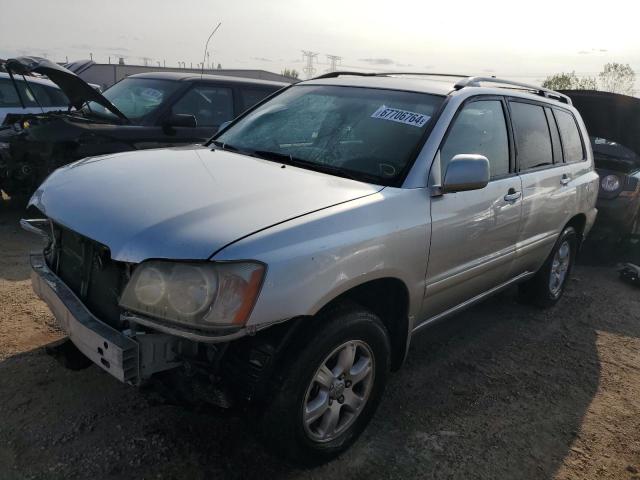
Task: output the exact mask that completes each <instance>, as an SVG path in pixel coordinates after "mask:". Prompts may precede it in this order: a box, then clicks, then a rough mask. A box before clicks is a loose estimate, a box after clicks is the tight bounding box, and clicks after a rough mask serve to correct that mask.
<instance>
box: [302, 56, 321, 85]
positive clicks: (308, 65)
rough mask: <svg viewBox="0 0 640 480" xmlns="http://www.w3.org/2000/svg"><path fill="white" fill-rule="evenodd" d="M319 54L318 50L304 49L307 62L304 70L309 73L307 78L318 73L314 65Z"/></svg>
mask: <svg viewBox="0 0 640 480" xmlns="http://www.w3.org/2000/svg"><path fill="white" fill-rule="evenodd" d="M317 56H318V54H317V53H316V52H310V51H309V50H302V58H304V59H305V61H306V63H305V66H304V68H303V69H302V71H303V72H304V73H306V74H307V78H311V77H313V75H314V74H315V73H316V69H315V67H314V66H313V60H314V59H315V58H316V57H317Z"/></svg>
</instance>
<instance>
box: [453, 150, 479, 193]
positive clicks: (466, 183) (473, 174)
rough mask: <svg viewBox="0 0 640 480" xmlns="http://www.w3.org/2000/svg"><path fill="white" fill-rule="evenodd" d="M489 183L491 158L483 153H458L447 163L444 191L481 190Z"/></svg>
mask: <svg viewBox="0 0 640 480" xmlns="http://www.w3.org/2000/svg"><path fill="white" fill-rule="evenodd" d="M488 183H489V160H487V157H485V156H483V155H471V154H462V155H456V156H455V157H453V158H452V159H451V161H450V162H449V165H447V171H446V172H445V174H444V180H443V182H442V193H452V192H465V191H468V190H479V189H481V188H484V187H486V186H487V184H488Z"/></svg>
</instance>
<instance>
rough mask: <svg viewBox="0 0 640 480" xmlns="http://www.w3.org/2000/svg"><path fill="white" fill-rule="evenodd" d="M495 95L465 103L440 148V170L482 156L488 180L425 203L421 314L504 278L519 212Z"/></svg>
mask: <svg viewBox="0 0 640 480" xmlns="http://www.w3.org/2000/svg"><path fill="white" fill-rule="evenodd" d="M505 108H506V104H505V103H504V100H502V99H500V98H493V97H492V98H487V97H479V98H478V99H472V100H471V101H468V102H467V103H465V104H464V105H463V106H462V108H461V110H460V111H459V112H458V114H457V116H456V118H455V120H454V122H453V125H452V126H451V127H450V129H449V132H448V133H447V136H446V138H445V140H444V143H443V145H442V147H441V149H440V154H439V157H440V162H441V165H440V170H441V171H442V172H443V174H444V172H445V171H446V168H447V164H448V162H449V161H450V160H451V159H452V158H453V157H454V156H455V155H458V154H480V155H484V156H486V157H487V158H488V159H489V164H490V169H491V180H490V182H489V184H488V185H487V186H486V187H485V188H483V189H480V190H472V191H466V192H456V193H445V194H444V195H441V196H439V197H433V198H432V202H431V225H432V234H431V249H430V254H429V266H428V270H427V288H426V290H425V299H424V303H423V311H422V315H421V317H422V320H423V321H426V320H428V319H429V318H432V317H434V316H436V315H438V314H441V313H444V312H446V311H448V310H449V309H451V308H453V307H455V306H457V305H459V304H461V303H463V302H465V301H467V300H470V299H472V298H474V297H476V296H477V295H479V294H481V293H483V292H486V291H488V290H490V289H492V288H494V287H496V286H497V285H500V284H502V283H504V282H506V281H507V280H508V279H509V274H510V272H511V268H512V263H513V260H514V256H515V243H516V239H517V237H518V230H519V225H520V217H521V208H522V206H521V192H522V187H521V182H520V177H518V175H517V174H515V172H514V170H513V167H512V164H513V162H512V155H510V150H511V149H510V141H509V134H508V129H507V123H506V120H505V118H506V117H505Z"/></svg>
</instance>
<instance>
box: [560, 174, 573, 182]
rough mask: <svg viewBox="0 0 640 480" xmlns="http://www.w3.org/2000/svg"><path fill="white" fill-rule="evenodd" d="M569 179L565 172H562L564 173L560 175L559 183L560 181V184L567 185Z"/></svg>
mask: <svg viewBox="0 0 640 480" xmlns="http://www.w3.org/2000/svg"><path fill="white" fill-rule="evenodd" d="M570 181H571V179H570V178H569V177H568V176H567V174H566V173H564V174H563V175H562V178H561V179H560V183H561V184H562V185H567V184H568V183H569V182H570Z"/></svg>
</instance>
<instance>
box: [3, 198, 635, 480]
mask: <svg viewBox="0 0 640 480" xmlns="http://www.w3.org/2000/svg"><path fill="white" fill-rule="evenodd" d="M0 208H3V209H2V210H0V478H1V479H22V478H29V479H31V478H33V479H36V478H47V479H49V478H54V479H57V478H80V479H86V478H92V479H102V478H108V479H116V478H146V479H156V478H189V479H205V478H207V479H213V478H278V479H280V478H286V479H297V478H305V479H306V478H316V479H323V478H331V479H333V478H341V479H346V478H369V479H371V478H403V479H406V478H461V479H462V478H463V479H470V478H486V479H516V478H528V479H530V478H557V479H584V478H594V479H595V478H598V479H601V478H616V479H631V478H635V479H640V473H637V472H638V471H640V353H639V352H640V291H639V290H637V289H634V288H633V287H629V286H627V285H625V284H622V283H621V282H620V281H619V280H618V279H617V275H616V272H615V270H614V269H613V268H612V267H610V266H597V267H594V266H579V267H577V268H576V269H575V271H574V275H573V280H572V281H571V284H570V287H569V289H568V291H567V294H566V297H565V298H564V299H563V301H562V302H561V303H560V304H559V306H557V307H556V308H555V309H553V310H550V311H546V312H541V311H538V310H534V309H532V308H529V307H524V306H522V305H519V304H517V303H516V301H515V292H514V291H508V292H506V293H504V294H501V295H500V296H498V297H496V298H494V299H492V300H490V301H488V302H486V303H485V304H483V305H481V306H479V307H476V308H474V309H472V310H470V311H467V312H466V313H464V314H462V315H460V316H458V317H456V318H454V319H452V320H451V321H449V322H446V323H444V324H441V325H439V326H436V327H434V328H432V329H430V330H429V331H428V332H426V333H425V334H423V335H422V336H420V337H419V338H418V339H416V341H415V342H414V344H413V345H412V348H411V353H410V356H409V360H408V363H407V365H406V366H405V368H404V369H403V370H401V371H400V372H398V373H397V374H395V375H394V376H393V377H392V379H391V382H390V384H389V386H388V390H387V394H386V397H385V400H384V401H383V403H382V405H381V408H380V410H379V411H378V414H377V415H376V417H375V419H374V421H373V423H372V424H371V426H370V427H369V429H368V430H367V431H366V432H365V434H364V435H363V437H362V438H361V439H360V440H359V441H358V442H357V443H356V444H355V446H354V447H353V448H352V449H351V450H350V451H349V452H348V453H347V454H345V455H344V456H342V457H341V458H339V459H338V460H336V461H334V462H332V463H330V464H328V465H326V466H323V467H320V468H317V469H314V470H307V471H303V470H298V469H295V468H292V467H290V466H287V465H285V464H283V463H281V462H279V461H278V460H277V459H275V458H273V457H271V456H270V455H269V454H267V453H266V452H265V451H264V449H263V448H262V446H261V445H260V444H259V443H257V442H256V441H255V440H254V437H253V434H252V432H251V427H250V425H247V423H246V422H245V421H244V420H243V418H242V417H241V416H237V415H236V416H222V415H219V414H217V415H216V414H212V413H211V412H198V411H191V410H186V409H184V408H180V407H174V406H167V405H156V404H150V403H148V401H147V400H146V399H145V397H143V396H141V395H140V394H139V393H138V392H137V391H136V390H134V389H133V388H131V387H128V386H125V385H121V384H120V383H118V382H117V381H116V380H115V379H113V378H111V377H110V376H109V375H107V374H105V373H102V371H101V370H99V369H98V368H97V367H91V368H89V369H86V370H83V371H79V372H73V371H68V370H65V369H64V368H63V367H62V366H60V365H59V364H58V363H57V362H56V361H55V360H53V359H52V358H51V357H49V356H48V355H47V354H46V353H45V351H44V348H43V346H44V345H46V344H47V343H49V342H51V341H53V340H55V339H58V338H59V337H60V333H59V332H58V331H57V330H56V328H55V326H54V321H53V318H52V317H51V315H50V313H49V312H48V310H47V308H46V307H45V306H44V305H43V304H42V303H41V302H40V301H39V300H38V299H37V298H36V297H35V296H34V294H33V293H32V292H31V288H30V285H29V278H28V277H29V271H28V268H27V258H26V255H27V252H28V251H29V250H30V249H37V248H38V247H39V242H38V240H37V239H35V238H32V236H31V235H29V234H26V233H24V232H22V231H20V230H19V228H18V227H17V220H18V218H19V213H18V212H17V211H15V210H13V211H11V210H8V209H7V208H6V207H1V206H0Z"/></svg>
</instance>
